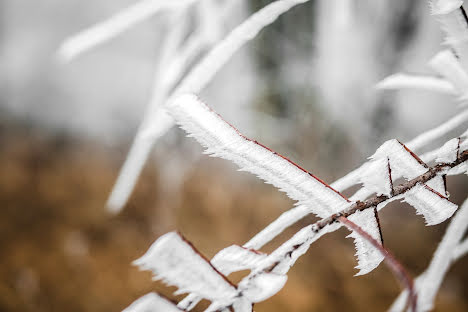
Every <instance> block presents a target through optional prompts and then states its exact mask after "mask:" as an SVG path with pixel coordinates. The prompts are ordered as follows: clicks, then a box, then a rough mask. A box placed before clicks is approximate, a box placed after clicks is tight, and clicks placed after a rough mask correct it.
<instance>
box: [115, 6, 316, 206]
mask: <svg viewBox="0 0 468 312" xmlns="http://www.w3.org/2000/svg"><path fill="white" fill-rule="evenodd" d="M307 1H309V0H278V1H275V2H273V3H271V4H268V5H266V6H265V7H263V8H262V9H260V10H258V11H257V12H256V13H254V14H252V15H251V16H250V17H249V18H247V19H246V20H245V21H244V22H243V23H241V24H240V25H239V26H237V27H236V28H234V29H233V30H232V31H231V32H230V33H229V34H228V35H227V36H226V37H225V38H224V39H223V40H221V41H220V42H219V43H218V44H217V45H216V46H215V47H214V48H213V49H212V50H211V51H210V52H208V53H207V55H205V56H204V57H203V58H202V60H201V61H200V62H199V63H197V64H196V65H195V66H194V67H193V68H192V69H191V70H190V71H189V73H188V74H187V75H186V76H185V77H184V78H183V80H182V81H181V82H180V84H179V85H178V86H177V87H176V88H175V90H174V91H173V92H172V94H171V96H170V98H172V97H174V96H177V95H179V94H180V93H187V92H193V93H199V92H201V91H202V90H203V89H204V88H205V87H206V85H207V84H208V83H209V82H210V81H211V80H212V79H213V77H214V76H215V74H216V73H217V72H218V71H219V70H220V69H221V68H222V67H223V66H224V65H225V64H226V63H227V62H228V61H229V60H230V59H231V57H232V56H233V55H234V54H235V53H236V52H237V51H238V50H239V49H240V48H242V47H243V46H244V45H245V44H246V43H248V42H249V41H250V40H252V39H254V38H255V37H256V36H257V35H258V33H259V32H260V31H261V30H262V29H263V28H265V27H266V26H268V25H270V24H272V23H273V22H274V21H275V20H276V19H277V18H278V17H279V16H280V15H282V14H284V13H286V12H287V11H289V10H290V9H291V8H293V7H294V6H296V5H299V4H301V3H304V2H307ZM196 48H198V46H197V45H195V47H194V48H193V49H196ZM189 51H191V50H189ZM187 54H188V55H191V53H187ZM148 125H150V126H148ZM173 125H174V122H173V120H172V118H171V117H170V116H169V115H167V113H166V111H165V110H164V109H163V108H162V107H161V106H155V107H153V108H152V109H151V112H150V113H148V114H146V115H145V120H144V122H143V123H142V126H141V127H140V128H139V130H138V133H137V135H136V137H135V140H134V143H133V145H132V148H131V150H130V153H129V156H128V158H130V159H128V160H127V161H126V163H125V164H124V168H122V171H121V173H120V176H119V181H118V182H117V183H118V185H121V186H122V189H121V193H122V194H124V195H123V196H120V197H121V199H120V200H119V201H118V202H117V204H116V205H114V207H112V206H110V209H111V210H114V211H120V209H122V207H123V205H125V203H126V201H127V199H128V197H129V195H130V193H131V191H132V190H133V186H134V185H135V182H136V180H137V178H138V176H139V175H140V172H141V170H142V168H143V166H144V164H145V163H146V160H147V159H148V156H149V154H150V152H151V149H152V147H153V146H154V144H155V142H156V141H157V140H158V139H159V138H160V137H161V136H163V135H164V134H165V133H166V132H167V131H168V130H169V129H170V128H172V126H173ZM142 137H144V138H145V142H137V140H139V139H140V138H142ZM143 145H144V146H143ZM127 164H128V165H127ZM127 168H129V169H128V170H127ZM130 169H131V170H130ZM114 193H117V191H116V190H115V189H114V190H113V191H112V194H114ZM109 203H111V204H112V203H113V200H111V199H110V200H109Z"/></svg>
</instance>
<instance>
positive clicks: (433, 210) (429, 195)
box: [404, 184, 458, 225]
mask: <svg viewBox="0 0 468 312" xmlns="http://www.w3.org/2000/svg"><path fill="white" fill-rule="evenodd" d="M404 201H405V202H407V203H408V204H410V205H411V206H413V207H414V208H415V209H416V212H417V214H420V215H423V216H424V219H425V220H426V225H435V224H439V223H441V222H443V221H445V220H447V219H448V218H450V217H451V216H452V215H453V213H454V212H455V211H456V210H457V208H458V207H457V205H455V204H454V203H452V202H450V201H449V200H448V199H447V198H446V197H445V196H443V195H442V194H440V193H437V192H435V191H434V190H433V189H431V188H430V187H428V186H426V185H422V184H417V185H416V186H415V187H413V188H412V189H411V190H409V191H408V192H406V193H405V196H404Z"/></svg>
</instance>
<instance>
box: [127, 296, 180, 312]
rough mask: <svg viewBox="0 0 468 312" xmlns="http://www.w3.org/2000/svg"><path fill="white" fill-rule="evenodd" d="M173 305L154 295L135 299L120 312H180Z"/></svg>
mask: <svg viewBox="0 0 468 312" xmlns="http://www.w3.org/2000/svg"><path fill="white" fill-rule="evenodd" d="M181 311H182V310H180V309H179V308H178V307H177V306H176V305H175V304H174V303H172V302H170V301H169V300H167V299H166V298H163V297H161V296H160V295H158V294H155V293H149V294H146V295H144V296H143V297H141V298H139V299H137V300H136V301H135V302H133V303H132V304H131V305H130V306H129V307H127V308H126V309H124V310H123V311H122V312H181Z"/></svg>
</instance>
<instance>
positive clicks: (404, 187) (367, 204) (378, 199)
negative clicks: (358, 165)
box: [314, 151, 468, 229]
mask: <svg viewBox="0 0 468 312" xmlns="http://www.w3.org/2000/svg"><path fill="white" fill-rule="evenodd" d="M467 160H468V151H464V152H463V153H461V154H460V155H459V157H458V158H457V160H456V161H455V162H453V163H449V164H437V165H434V166H432V167H430V168H429V170H428V171H427V172H426V173H424V174H422V175H420V176H418V177H416V178H414V179H412V180H410V181H407V182H403V183H402V184H400V185H397V186H395V187H394V189H393V196H386V195H380V196H374V197H371V198H368V199H366V200H365V201H358V202H356V203H354V204H353V205H352V206H350V207H348V208H346V209H344V210H343V211H340V212H338V213H336V214H333V215H331V216H330V217H328V218H325V219H322V220H320V221H318V222H317V223H315V225H314V228H316V229H320V228H323V227H324V226H325V225H327V224H331V223H333V222H336V220H338V218H339V217H349V216H350V215H352V214H354V213H355V212H356V211H362V210H365V209H369V208H373V207H377V206H378V205H379V204H382V203H384V202H386V201H388V200H390V199H391V198H394V197H398V196H399V195H402V194H404V193H406V192H408V191H409V190H411V189H412V188H413V187H415V186H416V185H417V184H425V183H426V182H428V181H429V180H431V179H433V178H434V177H435V176H436V175H437V174H438V173H441V172H444V171H445V170H447V169H450V168H454V167H456V166H458V165H459V164H461V163H463V162H465V161H467Z"/></svg>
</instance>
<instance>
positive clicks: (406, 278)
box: [338, 217, 417, 312]
mask: <svg viewBox="0 0 468 312" xmlns="http://www.w3.org/2000/svg"><path fill="white" fill-rule="evenodd" d="M338 220H339V221H340V222H341V223H343V224H344V225H346V227H347V228H348V229H350V230H353V231H355V232H357V233H358V234H359V235H361V236H362V237H363V238H364V239H366V240H367V241H368V242H369V243H371V244H372V245H373V246H374V247H375V248H377V250H378V251H380V253H381V254H382V255H383V256H384V257H385V264H386V265H387V266H388V267H389V268H390V270H392V272H393V274H394V275H395V276H396V277H397V278H398V279H399V280H400V282H401V283H402V284H403V285H404V286H405V287H406V288H408V292H409V297H408V300H409V301H410V304H411V311H413V312H416V305H417V295H416V292H415V290H414V283H413V279H412V278H411V276H410V275H409V274H408V272H407V271H406V270H405V268H404V267H403V265H402V264H401V263H400V262H399V261H398V260H397V259H396V258H395V256H394V255H393V254H392V253H391V252H390V251H389V250H388V249H386V248H384V247H383V246H382V245H381V244H380V243H379V242H378V241H377V240H375V239H374V238H373V237H372V236H370V235H369V233H367V232H366V231H364V230H363V229H362V228H361V227H360V226H358V225H357V224H356V223H354V222H352V221H351V220H349V219H347V218H345V217H339V219H338Z"/></svg>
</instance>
